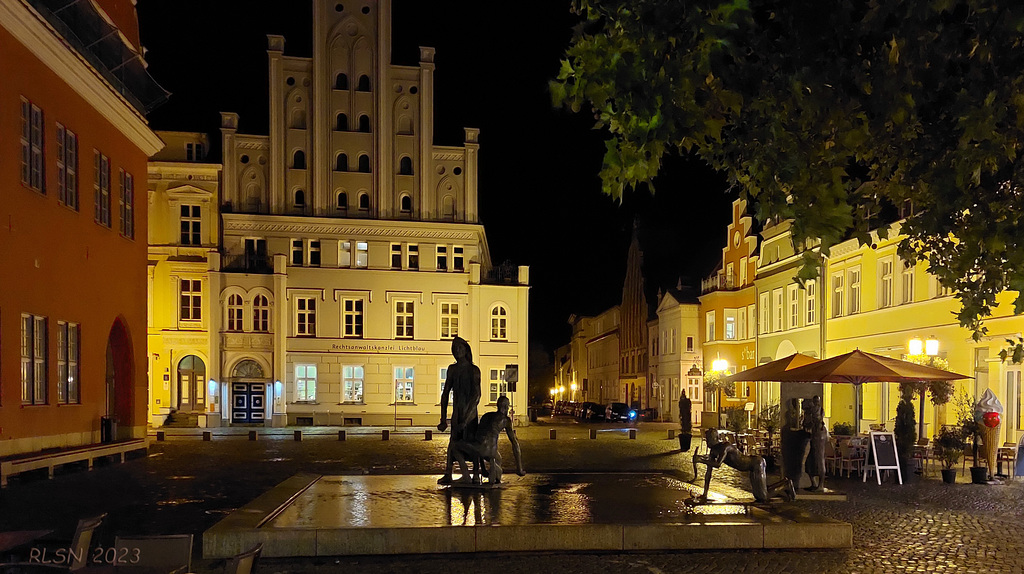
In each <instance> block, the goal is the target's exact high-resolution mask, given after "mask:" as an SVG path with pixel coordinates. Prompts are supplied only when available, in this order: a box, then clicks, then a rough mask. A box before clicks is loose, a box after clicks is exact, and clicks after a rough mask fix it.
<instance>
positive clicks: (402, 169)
mask: <svg viewBox="0 0 1024 574" xmlns="http://www.w3.org/2000/svg"><path fill="white" fill-rule="evenodd" d="M398 173H399V174H400V175H412V158H411V157H409V156H407V155H403V156H402V159H401V160H399V161H398Z"/></svg>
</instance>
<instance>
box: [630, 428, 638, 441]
mask: <svg viewBox="0 0 1024 574" xmlns="http://www.w3.org/2000/svg"><path fill="white" fill-rule="evenodd" d="M635 439H636V429H629V440H635Z"/></svg>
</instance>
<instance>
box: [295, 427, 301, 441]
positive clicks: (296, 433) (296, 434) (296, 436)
mask: <svg viewBox="0 0 1024 574" xmlns="http://www.w3.org/2000/svg"><path fill="white" fill-rule="evenodd" d="M294 435H295V442H302V431H300V430H297V431H295V433H294Z"/></svg>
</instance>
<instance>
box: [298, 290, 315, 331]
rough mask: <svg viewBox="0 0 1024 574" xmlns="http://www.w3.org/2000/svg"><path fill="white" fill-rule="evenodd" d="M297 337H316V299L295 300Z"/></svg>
mask: <svg viewBox="0 0 1024 574" xmlns="http://www.w3.org/2000/svg"><path fill="white" fill-rule="evenodd" d="M295 336H296V337H316V298H314V297H298V298H296V299H295Z"/></svg>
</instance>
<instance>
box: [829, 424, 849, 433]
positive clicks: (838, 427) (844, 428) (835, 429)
mask: <svg viewBox="0 0 1024 574" xmlns="http://www.w3.org/2000/svg"><path fill="white" fill-rule="evenodd" d="M832 434H833V435H835V436H853V425H851V424H850V423H836V424H834V425H832Z"/></svg>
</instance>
